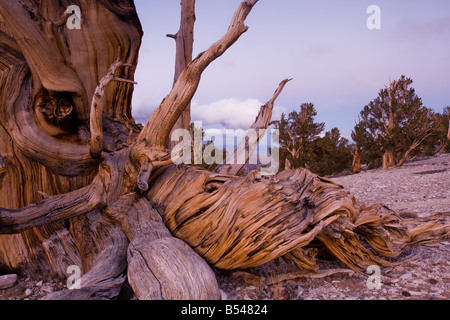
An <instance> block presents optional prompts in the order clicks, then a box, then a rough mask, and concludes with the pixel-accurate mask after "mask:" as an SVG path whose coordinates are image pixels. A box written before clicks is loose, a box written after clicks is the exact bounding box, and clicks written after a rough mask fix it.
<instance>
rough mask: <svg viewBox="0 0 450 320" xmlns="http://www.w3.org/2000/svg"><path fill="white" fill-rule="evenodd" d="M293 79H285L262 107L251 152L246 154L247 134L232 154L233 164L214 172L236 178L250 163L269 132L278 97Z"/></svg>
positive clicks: (250, 144)
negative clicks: (262, 132) (262, 131)
mask: <svg viewBox="0 0 450 320" xmlns="http://www.w3.org/2000/svg"><path fill="white" fill-rule="evenodd" d="M291 80H292V79H285V80H283V81H282V82H281V83H280V84H279V86H278V88H277V90H275V93H274V95H273V97H272V98H271V99H270V100H269V101H268V102H267V103H266V104H265V105H263V106H262V107H261V109H260V111H259V114H258V116H257V117H256V120H255V122H254V123H253V124H252V126H251V127H250V130H252V131H253V132H256V141H249V150H248V152H246V149H247V148H246V137H247V136H250V135H249V134H245V136H244V138H243V139H242V140H241V141H239V144H238V146H237V148H236V149H235V150H234V152H233V153H232V154H231V156H230V159H231V160H233V162H232V163H233V164H231V165H230V164H226V163H224V164H222V165H219V166H218V167H217V168H216V169H215V170H214V172H215V173H218V174H224V175H230V176H234V175H236V174H237V173H238V172H239V171H240V170H241V169H242V168H243V167H244V166H245V164H246V163H247V162H248V160H249V159H250V157H251V156H252V154H253V152H254V151H255V148H256V147H257V145H258V143H259V141H260V140H261V139H262V137H263V135H264V134H265V133H266V132H267V128H268V126H269V124H270V121H271V119H272V113H273V108H274V103H275V101H276V99H277V98H278V96H279V95H280V94H281V92H282V91H283V89H284V87H285V86H286V84H287V83H288V82H289V81H291ZM260 130H264V134H261V131H260ZM238 159H245V160H244V161H238Z"/></svg>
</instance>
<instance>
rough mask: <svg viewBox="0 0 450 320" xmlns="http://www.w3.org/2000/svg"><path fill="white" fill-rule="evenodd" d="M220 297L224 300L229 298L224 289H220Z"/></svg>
mask: <svg viewBox="0 0 450 320" xmlns="http://www.w3.org/2000/svg"><path fill="white" fill-rule="evenodd" d="M220 297H221V298H222V300H228V295H227V294H226V293H225V292H223V291H222V290H220Z"/></svg>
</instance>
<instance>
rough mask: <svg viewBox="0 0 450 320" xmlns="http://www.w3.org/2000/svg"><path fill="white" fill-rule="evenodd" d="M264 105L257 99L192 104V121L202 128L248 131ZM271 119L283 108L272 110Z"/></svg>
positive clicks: (277, 116)
mask: <svg viewBox="0 0 450 320" xmlns="http://www.w3.org/2000/svg"><path fill="white" fill-rule="evenodd" d="M263 104H264V103H262V102H261V101H259V100H257V99H247V100H240V99H235V98H229V99H223V100H220V101H216V102H213V103H210V104H208V105H202V106H199V105H198V104H197V103H195V102H194V103H193V104H192V121H202V122H203V125H204V126H212V125H218V124H220V125H222V126H223V127H225V128H227V129H244V130H245V129H248V128H249V127H250V126H251V125H252V124H253V122H255V119H256V116H257V115H258V113H259V110H260V108H261V106H262V105H263ZM274 109H275V110H274V115H273V119H277V118H279V117H280V116H281V112H283V111H284V110H285V108H283V107H275V108H274Z"/></svg>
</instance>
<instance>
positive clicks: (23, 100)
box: [0, 0, 449, 299]
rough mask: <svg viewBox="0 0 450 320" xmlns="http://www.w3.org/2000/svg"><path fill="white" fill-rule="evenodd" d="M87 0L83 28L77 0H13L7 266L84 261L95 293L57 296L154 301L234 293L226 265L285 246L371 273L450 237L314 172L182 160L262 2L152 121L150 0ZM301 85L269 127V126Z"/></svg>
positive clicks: (4, 239) (4, 113) (4, 143)
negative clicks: (189, 135) (196, 100)
mask: <svg viewBox="0 0 450 320" xmlns="http://www.w3.org/2000/svg"><path fill="white" fill-rule="evenodd" d="M186 2H190V3H192V2H193V1H192V0H191V1H189V0H184V1H182V3H184V4H186ZM75 3H76V4H77V5H78V6H79V7H80V9H81V29H69V28H68V26H67V22H70V23H72V22H73V21H71V20H70V19H73V16H72V15H73V14H74V13H73V11H72V12H71V11H70V10H69V11H68V12H67V13H65V11H66V9H67V7H68V6H69V4H70V3H69V2H68V1H50V0H42V1H37V0H22V1H15V0H1V1H0V83H1V88H0V124H1V125H0V141H1V144H0V155H1V160H0V165H1V171H0V175H1V178H0V189H1V193H0V206H1V208H0V234H2V236H0V268H1V270H3V271H7V272H17V273H20V274H22V275H25V276H29V277H32V278H37V279H48V278H54V277H59V278H62V279H67V276H68V275H67V273H66V271H67V268H68V267H69V266H71V265H78V266H80V267H82V270H83V276H82V278H81V289H80V290H68V291H63V292H59V293H54V294H52V295H50V296H48V297H47V298H48V299H91V298H107V299H114V298H116V297H117V296H118V294H119V291H120V289H121V287H122V286H123V284H124V283H125V281H126V280H128V283H129V284H130V285H131V287H132V289H133V290H134V292H135V294H136V296H137V297H138V298H139V299H219V298H220V292H219V289H218V285H217V281H216V278H215V275H214V273H213V271H212V269H211V266H214V267H217V268H222V269H238V268H246V267H254V266H258V265H261V264H263V263H265V262H268V261H271V260H273V259H275V258H278V257H281V256H283V257H285V258H287V259H290V260H292V261H293V262H295V263H296V264H297V265H298V266H299V268H302V269H307V270H313V271H317V268H318V267H317V265H316V262H315V254H316V250H317V249H316V248H317V243H319V244H321V246H322V247H324V248H327V249H328V250H329V251H330V252H332V253H333V254H334V255H335V256H336V257H337V258H339V259H340V260H341V261H342V262H344V263H345V264H346V265H347V266H348V267H349V268H352V269H354V270H357V271H362V272H364V271H365V268H366V267H367V266H368V265H373V264H378V265H380V266H385V265H389V262H387V261H385V260H383V259H382V258H381V257H380V256H379V255H378V254H380V255H383V256H388V257H396V256H398V255H399V254H400V253H401V252H402V251H403V249H405V248H406V247H407V246H410V245H415V244H419V243H423V242H427V241H436V240H439V239H443V238H448V234H449V232H448V231H449V226H448V224H447V225H446V224H445V223H444V222H442V221H441V222H439V221H437V220H434V221H429V222H427V223H425V224H421V223H419V221H403V220H402V219H400V218H399V217H398V216H397V215H396V214H395V213H394V212H392V211H391V210H389V209H388V208H385V207H383V206H374V207H370V208H366V207H363V206H360V205H358V204H357V203H356V202H355V200H354V198H353V197H352V196H351V195H350V194H349V193H348V191H346V190H345V189H344V188H343V187H341V186H339V185H337V184H334V183H333V182H331V181H328V180H325V179H322V178H320V177H318V176H316V175H314V174H312V173H310V172H309V171H307V170H297V171H284V172H282V173H280V174H278V175H276V176H269V177H263V176H260V175H259V174H258V173H257V172H252V173H251V174H249V175H247V176H242V177H238V176H236V174H237V173H238V172H239V170H240V169H241V168H242V166H241V165H230V166H225V165H224V166H219V167H218V168H216V170H215V172H214V173H213V172H209V171H205V170H202V169H201V168H197V167H194V166H188V165H179V166H175V165H173V164H171V159H170V158H171V157H170V152H169V151H168V150H166V142H167V138H168V136H169V133H170V131H171V129H172V127H173V126H174V125H175V123H176V122H177V120H178V118H179V117H180V115H181V114H182V113H183V111H184V110H185V109H186V108H187V106H188V104H189V102H190V101H191V99H192V96H193V95H194V93H195V91H196V89H197V87H198V85H199V82H200V77H201V75H202V72H203V71H204V70H205V69H206V68H207V66H208V65H209V64H210V63H211V62H213V61H214V60H215V59H216V58H218V57H219V56H221V55H222V54H223V53H224V52H225V51H226V50H227V49H228V48H229V47H230V46H231V45H232V44H233V43H234V42H236V41H237V40H238V38H239V37H240V36H241V35H242V34H243V33H244V32H246V31H247V27H246V26H245V25H244V21H245V19H246V17H247V15H248V14H249V13H250V11H251V10H252V8H253V6H254V5H255V4H256V3H257V0H246V1H243V2H242V3H241V4H240V5H239V7H238V8H237V10H236V13H235V15H234V16H233V18H232V20H231V24H230V27H229V29H228V30H227V31H226V33H225V35H224V36H223V37H222V38H221V39H219V40H218V41H217V42H216V43H214V44H213V45H212V46H211V47H210V48H209V49H207V50H206V51H205V52H203V53H201V54H200V55H198V56H197V57H196V58H195V59H193V61H192V62H191V63H189V64H187V66H186V67H185V68H184V69H183V71H182V72H181V73H180V75H179V77H178V79H177V81H176V83H175V85H174V87H173V90H172V91H171V92H170V93H169V95H168V96H167V97H166V99H165V100H164V101H163V102H162V103H161V105H160V106H159V108H158V109H157V110H156V111H155V112H154V113H153V115H152V116H151V117H150V119H149V120H148V122H147V123H146V124H145V126H144V127H143V128H140V127H138V126H136V125H135V123H134V121H133V118H132V115H131V97H132V93H133V86H134V83H133V81H132V79H133V76H134V71H135V68H136V65H137V61H138V52H139V47H140V43H141V37H142V30H141V25H140V23H139V19H138V16H137V14H136V9H135V6H134V3H133V2H132V1H131V0H121V1H112V0H78V1H75ZM184 13H185V14H191V15H192V14H193V12H192V11H190V10H184ZM191 18H192V17H191ZM182 21H185V20H184V19H182ZM184 23H185V22H184ZM183 27H185V26H184V25H182V28H181V29H180V30H182V29H183ZM287 82H288V80H285V81H283V82H282V83H281V84H280V87H279V88H278V90H277V91H276V92H275V94H274V96H273V98H272V99H270V101H269V102H268V103H267V104H266V105H265V106H263V107H262V108H261V112H260V114H259V115H258V117H257V119H256V122H255V124H254V128H263V127H267V126H268V124H269V122H270V117H271V114H272V108H273V104H274V101H275V99H276V98H277V97H278V95H279V94H280V93H281V90H282V89H283V87H284V85H286V83H287ZM360 236H362V237H364V238H365V239H366V241H367V243H369V244H370V245H371V246H372V248H373V249H374V251H371V250H369V249H368V248H366V247H365V246H363V245H362V244H361V242H360ZM313 240H315V242H317V243H315V244H314V246H310V244H311V242H312V241H313ZM375 251H376V252H377V253H378V254H375V253H374V252H375Z"/></svg>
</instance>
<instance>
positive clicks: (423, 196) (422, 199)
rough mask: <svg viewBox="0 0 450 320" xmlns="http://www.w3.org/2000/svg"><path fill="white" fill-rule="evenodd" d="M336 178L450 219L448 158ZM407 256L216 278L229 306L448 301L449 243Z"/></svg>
mask: <svg viewBox="0 0 450 320" xmlns="http://www.w3.org/2000/svg"><path fill="white" fill-rule="evenodd" d="M332 180H334V181H335V182H337V183H339V184H342V185H343V186H345V187H346V188H348V189H349V190H350V191H351V192H352V193H353V194H354V195H355V197H356V200H357V201H358V202H359V203H365V204H375V203H382V204H385V205H387V206H388V207H390V208H391V209H393V210H395V211H397V212H398V213H399V214H400V215H401V216H402V217H404V218H408V217H422V218H426V217H428V216H431V215H435V214H441V215H442V216H447V218H449V216H450V155H449V154H443V155H439V156H436V157H432V158H422V159H418V160H415V161H410V162H408V163H406V164H405V165H404V166H403V167H401V168H398V169H394V170H389V171H388V170H382V169H376V170H370V171H364V172H362V173H360V174H358V175H348V176H343V177H336V178H332ZM401 258H402V259H400V260H399V262H400V263H399V264H398V265H396V266H394V267H389V268H381V269H378V270H376V269H375V270H372V271H371V272H370V274H371V275H370V276H369V275H360V274H356V273H354V272H352V271H349V270H348V269H347V268H345V266H344V265H343V264H342V263H340V262H339V261H337V260H331V261H328V260H327V261H325V260H323V261H322V260H321V261H319V266H320V268H321V272H320V273H319V274H304V273H301V272H299V271H298V270H297V269H296V268H295V267H294V266H293V265H292V264H289V263H286V262H284V261H280V262H278V263H276V262H271V263H269V264H266V265H264V266H261V267H258V268H255V269H252V270H245V271H235V272H225V271H219V270H216V273H217V278H218V281H219V286H220V288H221V291H222V296H223V298H224V299H229V300H256V299H257V300H260V299H279V300H288V299H291V300H365V299H369V300H374V299H375V300H386V299H388V300H405V299H407V300H409V299H417V300H418V299H421V300H434V299H441V300H449V299H450V285H449V284H450V246H449V243H448V242H442V243H439V244H432V245H424V246H420V247H415V248H411V249H409V250H408V251H407V252H405V254H404V255H403V256H402V257H401ZM377 271H379V277H378V276H377V273H376V272H377ZM64 287H65V283H63V282H58V281H50V282H42V281H39V282H38V281H31V280H29V279H23V278H19V279H18V280H17V282H16V284H15V285H14V286H13V287H12V288H8V289H3V290H1V289H0V300H27V299H28V300H37V299H40V298H42V297H44V296H45V295H47V294H48V293H51V292H54V291H59V290H62V289H64Z"/></svg>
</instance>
